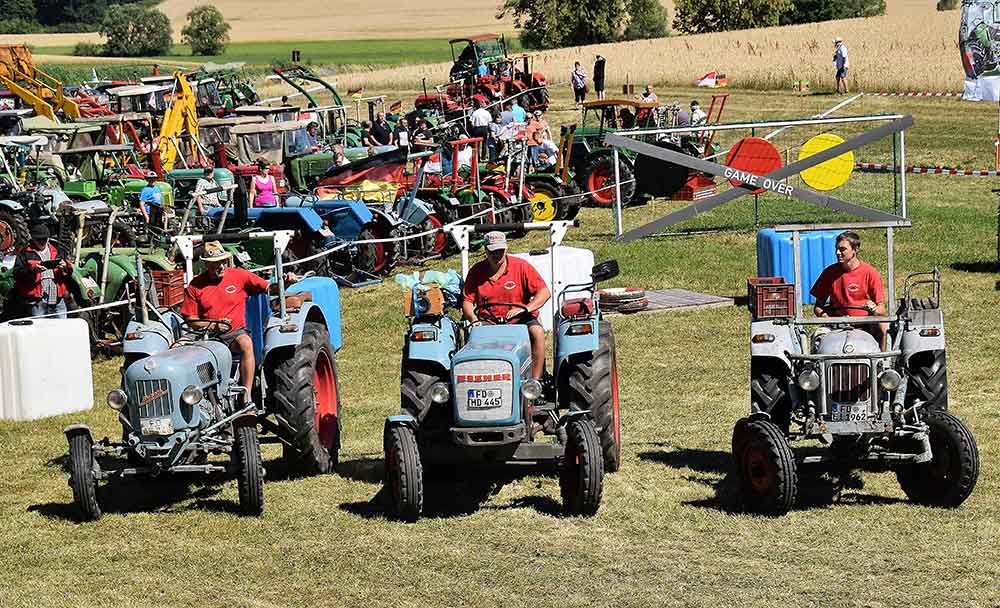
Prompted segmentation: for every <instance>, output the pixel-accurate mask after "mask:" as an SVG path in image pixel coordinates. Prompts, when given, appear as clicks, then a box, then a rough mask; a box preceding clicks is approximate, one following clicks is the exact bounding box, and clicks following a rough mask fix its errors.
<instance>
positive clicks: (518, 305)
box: [462, 231, 552, 379]
mask: <svg viewBox="0 0 1000 608" xmlns="http://www.w3.org/2000/svg"><path fill="white" fill-rule="evenodd" d="M463 295H464V298H463V301H462V314H463V316H464V317H465V318H466V319H467V320H468V321H470V322H471V323H480V322H482V321H486V322H489V321H490V317H494V318H495V319H500V318H505V319H507V322H508V323H518V324H524V325H527V326H528V337H529V338H530V339H531V377H532V378H535V379H540V378H541V377H542V370H543V369H544V368H545V330H544V329H543V328H542V324H541V323H539V322H538V310H539V309H540V308H541V307H542V306H544V305H545V303H546V302H547V301H548V300H549V297H550V296H551V295H552V294H551V292H550V291H549V288H548V286H546V285H545V280H544V279H542V277H541V275H539V274H538V271H537V270H535V268H534V267H533V266H532V265H531V264H529V263H528V262H526V261H524V260H522V259H521V258H512V257H510V256H508V255H507V237H506V236H504V233H502V232H497V231H494V232H488V233H487V234H486V259H485V260H483V261H482V262H479V263H477V264H476V265H475V266H473V267H472V268H470V269H469V275H468V276H467V277H465V287H464V288H463ZM486 304H490V305H491V306H489V307H488V308H484V309H483V312H484V316H485V317H486V318H485V319H480V318H479V317H477V316H476V307H477V306H485V305H486ZM501 304H514V305H515V306H501Z"/></svg>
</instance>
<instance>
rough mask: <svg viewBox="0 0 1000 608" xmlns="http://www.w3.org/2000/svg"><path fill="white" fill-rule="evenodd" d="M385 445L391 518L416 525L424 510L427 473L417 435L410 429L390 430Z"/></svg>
mask: <svg viewBox="0 0 1000 608" xmlns="http://www.w3.org/2000/svg"><path fill="white" fill-rule="evenodd" d="M382 443H383V450H384V452H385V485H386V488H387V489H388V490H389V495H390V499H391V501H392V502H391V505H390V506H391V509H392V515H393V516H394V517H396V518H398V519H400V520H402V521H409V522H413V521H417V520H418V519H419V518H420V514H421V512H422V511H423V509H424V472H423V465H422V464H421V462H420V450H419V449H417V438H416V435H415V434H414V432H413V429H411V428H410V427H406V426H393V427H387V428H386V429H385V433H384V434H383V438H382Z"/></svg>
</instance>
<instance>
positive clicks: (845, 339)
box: [732, 220, 979, 516]
mask: <svg viewBox="0 0 1000 608" xmlns="http://www.w3.org/2000/svg"><path fill="white" fill-rule="evenodd" d="M909 225H910V222H909V220H900V221H893V222H883V223H878V222H871V223H857V224H833V225H827V226H803V225H792V226H778V227H776V228H775V230H776V231H777V232H779V233H780V232H785V233H791V237H792V257H793V264H794V273H795V274H794V277H795V278H794V284H791V285H790V284H788V283H786V282H785V280H784V279H783V278H781V277H776V278H772V277H762V278H754V279H750V281H749V291H750V297H749V305H750V312H751V321H750V414H749V415H748V416H746V417H744V418H741V419H740V420H739V421H738V422H737V423H736V425H735V428H734V429H733V438H732V450H733V451H732V454H733V461H734V464H735V467H736V472H737V477H738V481H739V487H740V494H741V496H742V499H743V502H744V505H745V506H746V508H747V509H748V510H750V511H753V512H757V513H761V514H766V515H772V516H775V515H783V514H784V513H786V512H787V511H788V510H789V509H790V508H791V507H792V506H793V504H794V503H795V497H796V494H797V485H798V477H799V470H800V469H804V468H806V467H809V466H827V467H830V468H832V469H833V471H834V472H835V473H837V474H839V475H847V474H850V472H851V470H852V469H854V468H859V467H862V466H865V467H874V468H883V469H890V470H893V471H895V473H896V478H897V480H898V481H899V484H900V486H901V487H902V489H903V492H904V493H905V494H906V495H907V496H908V497H909V498H910V499H911V500H913V501H914V502H917V503H920V504H925V505H932V506H939V507H958V506H959V505H961V504H962V503H963V502H964V501H965V499H967V498H968V497H969V495H970V494H971V493H972V490H973V488H974V487H975V485H976V480H977V478H978V476H979V452H978V449H977V447H976V442H975V439H974V438H973V436H972V433H971V432H970V431H969V429H968V428H967V427H966V426H965V424H964V423H963V422H962V421H961V420H960V419H959V418H957V417H956V416H954V415H953V414H951V413H950V412H948V399H947V394H948V384H947V371H946V360H945V336H944V316H943V313H942V310H941V298H940V293H941V276H940V274H939V273H938V271H937V269H934V270H933V271H931V272H918V273H913V274H910V275H909V276H907V277H906V279H905V281H904V285H903V297H902V298H901V299H900V300H899V301H898V302H897V301H896V299H895V297H896V296H895V293H896V292H895V274H894V269H893V230H894V228H895V227H906V226H909ZM865 228H884V229H885V235H886V242H887V260H888V283H887V285H888V293H887V298H886V302H887V303H888V304H892V305H894V306H896V309H895V311H892V312H890V313H889V315H888V316H885V317H879V316H836V315H845V314H846V313H847V309H846V308H845V309H832V308H827V309H826V312H827V314H829V315H830V316H827V317H819V318H817V317H812V316H806V315H805V314H804V313H803V305H802V303H803V289H804V288H805V287H808V286H804V285H803V284H802V281H801V277H802V264H803V262H802V252H801V250H800V238H801V235H802V232H803V231H805V230H810V229H831V230H857V229H865ZM922 286H930V288H931V289H930V291H931V294H930V296H929V297H921V298H917V297H914V295H913V292H914V289H915V288H919V287H922ZM818 304H820V305H824V303H823V302H820V303H818ZM848 308H850V307H848ZM861 310H865V311H866V312H868V311H867V310H866V309H861ZM869 314H871V313H870V312H869ZM876 324H884V325H887V326H888V332H887V337H886V344H885V345H882V344H880V343H879V341H878V340H877V339H876V338H875V337H873V333H877V332H869V331H867V330H868V329H870V328H873V327H875V326H876ZM803 440H818V441H819V442H820V443H821V444H825V445H827V446H829V447H828V448H827V449H825V450H821V453H820V454H816V453H812V452H807V451H806V450H805V449H801V450H799V453H798V454H796V452H794V451H793V450H792V447H791V444H792V443H794V442H799V441H803Z"/></svg>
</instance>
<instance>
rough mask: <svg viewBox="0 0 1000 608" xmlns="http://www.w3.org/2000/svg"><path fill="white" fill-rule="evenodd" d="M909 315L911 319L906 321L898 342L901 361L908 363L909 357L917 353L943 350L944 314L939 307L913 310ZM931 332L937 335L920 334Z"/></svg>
mask: <svg viewBox="0 0 1000 608" xmlns="http://www.w3.org/2000/svg"><path fill="white" fill-rule="evenodd" d="M911 316H912V320H911V321H909V322H907V323H906V328H905V329H904V330H903V340H902V342H901V344H900V350H902V351H903V361H904V362H906V363H908V362H909V361H910V357H912V356H913V355H916V354H917V353H922V352H927V351H938V350H945V339H944V315H943V314H942V312H941V309H939V308H934V309H930V310H919V311H914V313H911ZM935 330H936V331H935ZM933 333H937V335H922V334H933Z"/></svg>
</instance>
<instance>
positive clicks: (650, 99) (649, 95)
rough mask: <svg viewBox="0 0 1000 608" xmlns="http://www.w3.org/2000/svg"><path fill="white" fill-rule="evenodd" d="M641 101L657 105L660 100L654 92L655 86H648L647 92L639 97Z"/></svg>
mask: <svg viewBox="0 0 1000 608" xmlns="http://www.w3.org/2000/svg"><path fill="white" fill-rule="evenodd" d="M639 99H640V100H641V101H644V102H646V103H656V102H657V101H658V100H657V98H656V93H654V92H653V85H651V84H647V85H646V90H645V91H644V92H643V93H642V95H641V96H639Z"/></svg>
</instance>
